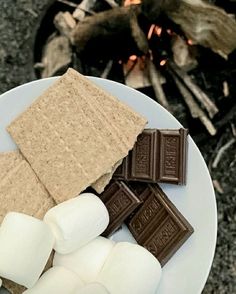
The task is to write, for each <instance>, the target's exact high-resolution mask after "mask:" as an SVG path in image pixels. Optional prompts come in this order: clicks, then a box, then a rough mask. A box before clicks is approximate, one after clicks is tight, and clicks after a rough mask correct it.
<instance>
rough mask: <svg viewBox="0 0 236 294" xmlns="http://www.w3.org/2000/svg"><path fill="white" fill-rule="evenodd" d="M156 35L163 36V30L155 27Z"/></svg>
mask: <svg viewBox="0 0 236 294" xmlns="http://www.w3.org/2000/svg"><path fill="white" fill-rule="evenodd" d="M155 33H156V34H157V36H159V37H160V36H161V33H162V28H161V27H158V26H156V27H155Z"/></svg>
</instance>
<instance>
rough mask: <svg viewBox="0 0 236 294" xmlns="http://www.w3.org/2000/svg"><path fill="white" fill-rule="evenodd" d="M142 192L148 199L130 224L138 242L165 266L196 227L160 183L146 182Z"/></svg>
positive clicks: (130, 228) (141, 196)
mask: <svg viewBox="0 0 236 294" xmlns="http://www.w3.org/2000/svg"><path fill="white" fill-rule="evenodd" d="M142 194H145V198H146V201H145V202H144V204H143V205H142V206H141V208H140V209H138V211H137V212H136V213H135V215H134V216H133V217H132V218H131V219H130V220H129V221H128V227H129V230H130V232H131V233H132V235H133V236H134V238H135V239H136V241H137V242H138V243H139V244H140V245H142V246H144V247H145V248H146V249H148V250H149V251H150V252H151V253H152V254H153V255H154V256H156V258H157V259H158V260H159V262H160V263H161V265H162V266H164V265H165V264H166V263H167V262H168V260H169V259H170V258H171V257H172V256H173V255H174V253H175V252H176V251H177V250H178V249H179V248H180V247H181V246H182V245H183V243H184V242H185V241H186V240H187V239H188V238H189V237H190V235H191V234H192V233H193V231H194V230H193V228H192V226H191V225H190V224H189V223H188V221H187V220H186V219H185V218H184V217H183V215H182V214H181V213H180V212H179V211H178V210H177V208H176V207H175V206H174V205H173V203H172V202H171V201H170V200H169V199H168V198H167V196H166V195H165V193H164V192H163V191H162V190H161V188H160V187H159V186H158V185H156V184H155V185H153V184H146V189H145V190H143V192H142ZM139 197H140V198H141V199H143V198H144V196H143V195H140V196H139Z"/></svg>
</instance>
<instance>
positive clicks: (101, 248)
mask: <svg viewBox="0 0 236 294" xmlns="http://www.w3.org/2000/svg"><path fill="white" fill-rule="evenodd" d="M114 245H115V242H113V241H111V240H109V239H106V238H103V237H97V238H96V239H94V240H93V241H91V242H89V243H88V244H87V245H85V246H83V247H81V248H80V249H78V250H77V251H75V252H73V253H70V254H66V255H65V254H58V253H55V256H54V260H53V265H59V266H64V267H66V268H68V269H69V270H71V271H73V272H75V273H76V274H78V275H79V276H80V277H81V278H82V279H83V280H84V281H85V282H86V283H90V282H93V281H94V280H95V279H96V277H97V275H98V274H99V272H100V271H101V269H102V267H103V265H104V263H105V261H106V259H107V257H108V256H109V254H110V253H111V251H112V249H113V247H114Z"/></svg>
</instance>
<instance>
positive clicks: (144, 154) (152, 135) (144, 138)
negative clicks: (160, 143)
mask: <svg viewBox="0 0 236 294" xmlns="http://www.w3.org/2000/svg"><path fill="white" fill-rule="evenodd" d="M157 151H158V150H157V131H156V130H145V131H144V132H143V133H142V134H141V135H139V137H138V140H137V142H136V144H135V146H134V148H133V150H132V152H131V153H130V166H129V173H128V179H129V180H131V181H132V180H135V181H138V180H146V181H151V182H155V181H156V171H157V169H156V166H157V162H156V160H157V155H158V152H157Z"/></svg>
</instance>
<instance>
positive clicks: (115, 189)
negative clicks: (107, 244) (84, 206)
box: [99, 181, 142, 236]
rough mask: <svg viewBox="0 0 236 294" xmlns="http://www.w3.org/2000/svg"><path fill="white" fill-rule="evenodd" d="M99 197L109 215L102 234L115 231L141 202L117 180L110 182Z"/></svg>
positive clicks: (107, 234)
mask: <svg viewBox="0 0 236 294" xmlns="http://www.w3.org/2000/svg"><path fill="white" fill-rule="evenodd" d="M99 197H100V198H101V200H102V201H103V202H104V204H105V205H106V207H107V210H108V213H109V217H110V221H109V225H108V227H107V229H106V230H105V232H104V233H103V234H102V235H103V236H109V235H111V234H112V233H113V232H115V230H117V229H118V228H119V227H120V226H121V225H122V223H123V222H124V221H125V219H126V218H127V217H128V216H129V215H130V214H131V213H132V212H133V211H134V210H135V209H136V208H137V207H138V206H139V205H140V204H141V202H142V201H141V200H139V198H138V197H137V196H136V195H135V194H134V193H133V192H132V191H131V190H130V189H129V187H128V186H127V185H126V184H125V183H123V182H118V181H116V182H111V183H110V184H109V185H108V187H107V188H106V189H105V191H104V192H103V193H102V194H101V195H99Z"/></svg>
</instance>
